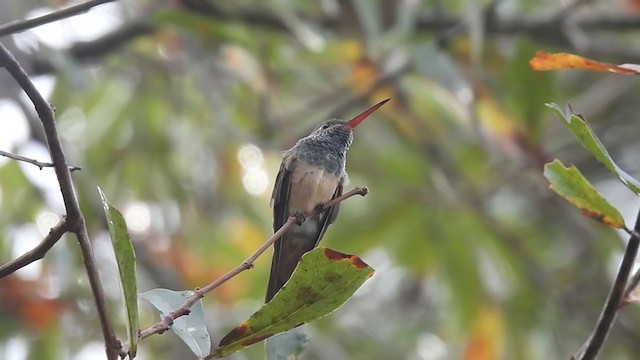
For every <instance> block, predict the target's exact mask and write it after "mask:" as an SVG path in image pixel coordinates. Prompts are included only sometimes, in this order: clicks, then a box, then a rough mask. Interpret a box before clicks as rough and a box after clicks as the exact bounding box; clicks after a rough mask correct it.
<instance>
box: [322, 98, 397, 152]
mask: <svg viewBox="0 0 640 360" xmlns="http://www.w3.org/2000/svg"><path fill="white" fill-rule="evenodd" d="M389 100H390V99H385V100H382V101H380V102H379V103H377V104H375V105H373V106H371V107H369V108H368V109H367V110H365V111H363V112H362V113H360V114H359V115H358V116H356V117H354V118H353V119H351V120H349V121H344V120H338V119H331V120H328V121H326V122H324V123H323V124H322V125H320V126H318V127H317V128H316V129H315V130H313V132H312V133H311V135H310V136H311V137H316V138H324V139H331V138H344V139H345V140H348V143H349V144H351V140H352V139H353V129H355V128H356V126H358V125H359V124H360V123H361V122H362V121H364V119H366V118H367V117H368V116H369V115H371V114H373V113H374V112H375V111H376V110H378V109H379V108H380V107H381V106H382V105H384V104H385V103H386V102H387V101H389Z"/></svg>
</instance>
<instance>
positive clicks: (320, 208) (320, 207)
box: [315, 203, 327, 214]
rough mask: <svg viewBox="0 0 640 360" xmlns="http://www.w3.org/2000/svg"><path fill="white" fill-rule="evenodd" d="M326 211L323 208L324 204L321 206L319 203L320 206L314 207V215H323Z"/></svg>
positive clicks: (324, 207) (325, 208)
mask: <svg viewBox="0 0 640 360" xmlns="http://www.w3.org/2000/svg"><path fill="white" fill-rule="evenodd" d="M326 210H327V207H326V206H324V204H322V203H321V204H318V205H316V208H315V213H316V214H322V213H324V212H325V211H326Z"/></svg>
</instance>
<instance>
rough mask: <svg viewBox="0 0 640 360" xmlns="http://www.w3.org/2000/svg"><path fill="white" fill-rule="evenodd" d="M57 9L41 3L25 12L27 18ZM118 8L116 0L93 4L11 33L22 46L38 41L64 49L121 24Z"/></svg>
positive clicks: (19, 45)
mask: <svg viewBox="0 0 640 360" xmlns="http://www.w3.org/2000/svg"><path fill="white" fill-rule="evenodd" d="M56 10H58V9H52V8H50V7H41V8H37V9H34V10H32V11H30V12H29V13H27V15H26V18H27V19H31V18H35V17H39V16H42V15H46V14H49V13H51V12H53V11H56ZM122 23H123V21H122V8H121V6H120V4H118V3H110V4H104V5H100V6H96V7H94V8H93V9H91V10H90V11H88V12H86V13H84V14H80V15H76V16H72V17H70V18H68V19H64V20H60V21H55V22H52V23H49V24H45V25H42V26H38V27H36V28H33V29H31V30H28V31H26V32H23V33H20V34H16V35H14V39H15V41H16V45H17V46H18V47H20V48H21V49H23V50H26V49H30V48H34V47H36V44H37V43H38V42H41V43H43V44H45V45H46V46H48V47H50V48H53V49H64V48H67V47H68V46H69V45H70V44H72V43H74V42H77V41H92V40H95V39H97V38H99V37H101V36H103V35H105V34H106V33H109V32H111V31H113V30H115V29H116V28H117V27H118V26H121V25H122Z"/></svg>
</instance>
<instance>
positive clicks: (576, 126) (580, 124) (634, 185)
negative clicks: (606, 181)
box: [546, 103, 640, 195]
mask: <svg viewBox="0 0 640 360" xmlns="http://www.w3.org/2000/svg"><path fill="white" fill-rule="evenodd" d="M546 105H547V106H548V107H550V108H552V109H553V110H555V111H556V112H557V113H558V114H559V115H560V116H561V117H562V118H563V119H564V120H565V122H566V123H567V127H568V128H569V130H571V132H572V133H573V135H574V136H575V137H576V138H577V139H578V141H579V142H580V143H581V144H582V146H584V147H585V148H586V149H587V150H589V152H590V153H591V154H592V155H593V156H595V157H596V159H598V161H600V163H602V165H604V166H605V167H606V168H607V169H609V171H611V172H612V173H613V174H614V175H615V176H617V177H618V179H620V181H621V182H622V183H623V184H624V185H625V186H626V187H627V188H629V190H631V191H633V192H634V193H635V194H636V195H640V183H639V182H638V181H637V180H636V179H634V178H633V177H632V176H631V175H629V174H627V173H626V172H625V171H624V170H622V169H621V168H620V167H619V166H618V165H617V164H616V163H615V162H614V161H613V159H611V156H610V155H609V152H607V149H605V147H604V145H602V143H601V142H600V140H599V139H598V138H597V137H596V135H595V134H594V133H593V131H592V130H591V128H590V127H589V125H588V124H587V123H586V122H585V121H584V118H583V117H582V115H580V114H576V113H575V112H573V109H571V107H570V106H567V112H566V113H565V112H564V111H562V109H560V107H559V106H558V105H556V104H551V103H549V104H546Z"/></svg>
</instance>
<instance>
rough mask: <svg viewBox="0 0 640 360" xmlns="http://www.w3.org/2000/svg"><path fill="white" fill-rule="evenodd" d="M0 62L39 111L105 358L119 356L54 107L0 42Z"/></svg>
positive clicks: (111, 358) (112, 359)
mask: <svg viewBox="0 0 640 360" xmlns="http://www.w3.org/2000/svg"><path fill="white" fill-rule="evenodd" d="M0 65H1V66H4V68H5V69H6V70H7V71H8V72H9V74H11V76H12V77H13V78H14V80H15V81H16V82H17V83H18V85H20V87H21V88H22V90H24V92H25V93H26V94H27V96H28V97H29V99H31V102H32V103H33V105H34V107H35V109H36V112H37V113H38V117H39V118H40V121H41V122H42V127H43V128H44V133H45V136H46V139H47V144H48V146H49V151H50V153H51V159H52V160H53V167H54V169H55V172H56V176H57V177H58V182H59V183H60V192H61V193H62V199H63V201H64V205H65V210H66V212H67V215H66V223H67V224H68V227H69V231H72V232H74V233H75V234H76V236H77V237H78V243H79V245H80V250H81V252H82V257H83V260H84V264H85V269H86V271H87V277H88V278H89V283H90V284H91V290H92V292H93V297H94V300H95V302H96V309H97V312H98V317H99V318H100V325H101V326H102V334H103V336H104V339H105V348H106V353H107V359H109V360H115V359H116V358H117V356H118V351H119V348H120V342H119V341H118V340H117V338H116V336H115V333H114V331H113V325H112V324H111V319H110V318H109V315H108V309H107V303H106V297H105V295H104V290H103V289H102V283H101V282H100V274H99V273H98V270H97V268H96V263H95V258H94V256H93V249H92V248H91V242H90V241H89V235H88V233H87V227H86V224H85V221H84V216H83V215H82V212H81V211H80V205H79V203H78V198H77V197H76V192H75V188H74V186H73V180H72V179H71V172H70V171H69V165H68V164H67V159H66V157H65V155H64V150H63V149H62V143H61V141H60V136H59V135H58V129H57V127H56V121H55V116H54V113H53V109H52V108H51V105H49V103H48V102H47V101H46V100H45V98H44V97H42V95H41V94H40V92H38V90H37V89H36V87H35V85H34V84H33V82H32V81H31V79H29V75H27V73H26V72H25V71H24V69H23V68H22V66H21V65H20V64H19V63H18V61H17V60H16V59H15V57H14V56H13V54H11V52H9V50H7V48H5V47H4V45H2V44H0Z"/></svg>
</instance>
